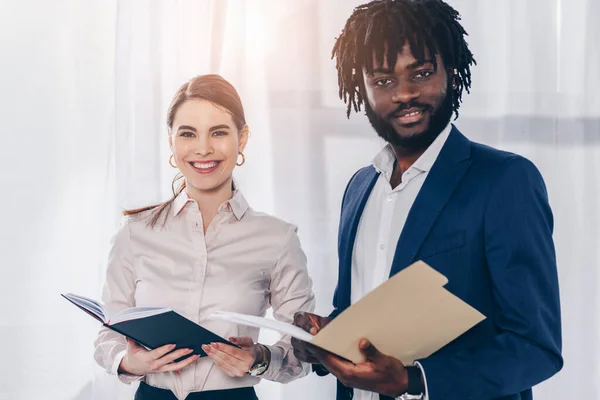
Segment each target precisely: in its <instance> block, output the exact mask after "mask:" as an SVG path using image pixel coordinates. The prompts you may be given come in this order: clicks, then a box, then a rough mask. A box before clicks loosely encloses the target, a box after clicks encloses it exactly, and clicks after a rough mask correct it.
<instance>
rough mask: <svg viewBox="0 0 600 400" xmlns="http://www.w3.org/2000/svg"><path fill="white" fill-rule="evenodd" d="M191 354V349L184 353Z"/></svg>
mask: <svg viewBox="0 0 600 400" xmlns="http://www.w3.org/2000/svg"><path fill="white" fill-rule="evenodd" d="M193 352H194V350H192V349H187V351H186V352H185V353H186V354H190V353H193Z"/></svg>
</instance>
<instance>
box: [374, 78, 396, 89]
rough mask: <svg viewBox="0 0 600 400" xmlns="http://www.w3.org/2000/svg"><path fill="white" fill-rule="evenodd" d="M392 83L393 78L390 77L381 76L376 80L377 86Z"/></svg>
mask: <svg viewBox="0 0 600 400" xmlns="http://www.w3.org/2000/svg"><path fill="white" fill-rule="evenodd" d="M390 83H392V80H391V79H388V78H381V79H377V80H376V81H375V85H376V86H381V87H383V86H387V85H389V84H390Z"/></svg>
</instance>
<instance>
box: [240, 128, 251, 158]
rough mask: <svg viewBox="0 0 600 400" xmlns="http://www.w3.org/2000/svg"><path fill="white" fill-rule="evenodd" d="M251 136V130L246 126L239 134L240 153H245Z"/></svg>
mask: <svg viewBox="0 0 600 400" xmlns="http://www.w3.org/2000/svg"><path fill="white" fill-rule="evenodd" d="M249 135H250V130H249V128H248V125H244V127H243V128H242V129H241V130H240V133H239V145H238V150H239V151H240V152H243V151H244V149H245V148H246V144H247V143H248V137H249Z"/></svg>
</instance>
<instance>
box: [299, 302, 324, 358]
mask: <svg viewBox="0 0 600 400" xmlns="http://www.w3.org/2000/svg"><path fill="white" fill-rule="evenodd" d="M330 321H331V319H330V318H327V317H321V316H318V315H316V314H311V313H306V312H297V313H296V314H294V325H296V326H298V327H300V328H302V329H304V330H305V331H306V332H308V333H310V334H311V335H316V334H317V333H318V332H319V331H320V330H321V329H323V328H324V327H325V325H327V324H328V323H329V322H330ZM292 346H293V347H294V355H295V356H296V358H297V359H298V360H300V361H304V362H307V363H311V364H319V361H318V360H317V359H316V358H315V357H314V355H313V354H312V353H311V350H312V349H314V348H315V346H313V345H311V344H310V343H307V342H304V341H302V340H298V339H296V338H292Z"/></svg>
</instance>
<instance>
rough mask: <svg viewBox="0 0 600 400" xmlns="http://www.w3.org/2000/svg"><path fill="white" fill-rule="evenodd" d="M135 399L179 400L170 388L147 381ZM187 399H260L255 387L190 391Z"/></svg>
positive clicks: (143, 383) (142, 384)
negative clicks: (160, 387) (166, 388)
mask: <svg viewBox="0 0 600 400" xmlns="http://www.w3.org/2000/svg"><path fill="white" fill-rule="evenodd" d="M134 400H177V398H176V397H175V395H174V394H173V392H171V391H170V390H165V389H159V388H156V387H154V386H150V385H148V384H147V383H145V382H141V383H140V387H139V388H138V390H137V391H136V392H135V397H134ZM186 400H258V397H256V392H255V391H254V388H253V387H245V388H239V389H227V390H210V391H208V392H194V393H190V394H189V395H188V396H187V397H186Z"/></svg>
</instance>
